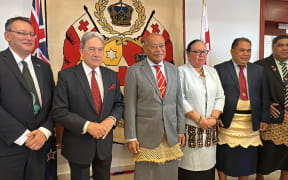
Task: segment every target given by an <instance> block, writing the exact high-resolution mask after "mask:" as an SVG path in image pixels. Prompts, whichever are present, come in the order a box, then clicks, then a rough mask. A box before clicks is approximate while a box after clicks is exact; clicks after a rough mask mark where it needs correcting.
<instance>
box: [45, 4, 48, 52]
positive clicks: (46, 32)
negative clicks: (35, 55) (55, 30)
mask: <svg viewBox="0 0 288 180" xmlns="http://www.w3.org/2000/svg"><path fill="white" fill-rule="evenodd" d="M46 5H47V2H46V0H44V14H45V34H46V48H47V51H48V49H49V48H48V29H47V6H46ZM48 52H49V51H48Z"/></svg>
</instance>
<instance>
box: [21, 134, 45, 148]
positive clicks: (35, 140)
mask: <svg viewBox="0 0 288 180" xmlns="http://www.w3.org/2000/svg"><path fill="white" fill-rule="evenodd" d="M27 136H28V139H27V140H26V142H25V146H27V147H28V148H30V149H31V150H34V151H37V150H39V149H41V148H42V146H43V145H44V144H45V142H46V136H45V135H44V134H43V132H42V131H40V130H39V129H36V130H34V131H32V132H30V133H28V134H27Z"/></svg>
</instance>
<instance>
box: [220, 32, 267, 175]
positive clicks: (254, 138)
mask: <svg viewBox="0 0 288 180" xmlns="http://www.w3.org/2000/svg"><path fill="white" fill-rule="evenodd" d="M230 52H231V55H232V60H230V61H226V62H223V63H221V64H218V65H216V66H215V68H216V70H217V72H218V74H219V77H220V80H221V83H222V87H223V90H224V94H225V106H224V110H223V114H222V115H221V119H220V120H219V121H218V129H219V133H218V138H219V142H218V146H217V158H216V168H217V170H218V175H219V180H224V179H226V176H227V175H228V176H234V177H239V179H240V180H248V176H249V175H251V174H254V173H256V167H257V147H258V146H260V145H262V142H261V139H260V133H259V131H264V130H265V129H266V127H267V122H268V121H269V94H268V88H267V82H266V78H265V74H264V69H263V67H261V66H258V65H256V64H252V63H249V60H250V57H251V41H250V40H249V39H247V38H237V39H235V40H234V41H233V43H232V47H231V50H230Z"/></svg>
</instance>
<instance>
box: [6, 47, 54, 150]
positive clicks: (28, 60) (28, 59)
mask: <svg viewBox="0 0 288 180" xmlns="http://www.w3.org/2000/svg"><path fill="white" fill-rule="evenodd" d="M9 49H10V51H11V52H12V55H13V57H14V59H15V60H16V63H17V65H18V67H19V69H20V71H21V72H22V71H23V64H22V62H21V61H25V62H26V63H27V66H28V69H29V71H30V74H31V76H32V79H33V82H34V86H35V89H36V93H37V95H38V99H39V103H40V107H42V98H41V91H40V87H39V83H38V80H37V77H36V74H35V71H34V67H33V63H32V60H31V55H29V56H27V57H26V58H25V59H21V57H20V56H18V54H17V53H16V52H14V51H13V50H12V49H11V48H9ZM39 130H40V131H41V132H42V133H43V134H44V135H45V137H46V139H48V138H49V137H50V136H51V132H50V131H49V130H48V129H46V128H44V127H40V128H39ZM29 132H31V131H30V130H29V129H26V131H25V132H24V133H23V134H22V135H21V136H20V137H19V138H17V139H16V140H15V141H14V143H15V144H18V145H19V146H22V145H23V144H24V143H25V141H26V140H27V139H28V136H27V134H28V133H29Z"/></svg>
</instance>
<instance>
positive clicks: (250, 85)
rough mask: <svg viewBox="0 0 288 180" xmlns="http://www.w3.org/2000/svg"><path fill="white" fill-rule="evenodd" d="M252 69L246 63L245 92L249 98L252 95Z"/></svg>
mask: <svg viewBox="0 0 288 180" xmlns="http://www.w3.org/2000/svg"><path fill="white" fill-rule="evenodd" d="M251 77H253V69H252V67H251V64H250V63H249V62H248V64H247V82H248V88H247V91H248V92H249V95H250V97H251V95H252V94H253V87H254V85H253V78H251ZM250 97H249V99H250Z"/></svg>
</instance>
